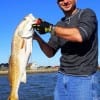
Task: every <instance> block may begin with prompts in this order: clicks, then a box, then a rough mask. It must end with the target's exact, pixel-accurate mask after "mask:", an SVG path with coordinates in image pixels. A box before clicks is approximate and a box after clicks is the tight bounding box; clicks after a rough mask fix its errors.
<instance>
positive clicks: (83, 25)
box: [78, 8, 97, 41]
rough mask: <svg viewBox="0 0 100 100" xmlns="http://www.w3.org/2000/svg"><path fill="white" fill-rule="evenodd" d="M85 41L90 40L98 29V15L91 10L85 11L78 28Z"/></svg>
mask: <svg viewBox="0 0 100 100" xmlns="http://www.w3.org/2000/svg"><path fill="white" fill-rule="evenodd" d="M78 29H79V31H80V34H81V36H82V38H83V41H85V40H88V39H89V38H90V37H91V35H92V34H94V33H95V31H96V29H97V18H96V14H95V13H94V11H93V10H91V9H88V8H87V9H85V10H83V12H82V13H81V16H80V23H79V26H78Z"/></svg>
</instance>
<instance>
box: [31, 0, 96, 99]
mask: <svg viewBox="0 0 100 100" xmlns="http://www.w3.org/2000/svg"><path fill="white" fill-rule="evenodd" d="M57 3H58V6H59V7H60V8H61V10H62V11H63V13H64V14H65V16H64V17H63V18H61V20H60V21H58V22H57V24H56V25H52V24H50V23H49V22H46V21H43V20H39V19H38V21H37V22H36V24H34V25H33V28H35V29H36V30H37V31H38V32H39V33H40V34H45V33H47V32H50V33H51V37H50V40H49V42H48V43H46V42H45V41H44V40H43V39H41V37H40V36H39V35H38V34H35V35H34V39H36V40H37V41H38V43H39V45H40V47H41V49H42V51H43V52H44V53H45V54H46V55H47V56H48V57H52V56H54V55H55V53H56V52H57V50H58V49H61V58H60V68H59V71H58V77H57V83H56V87H55V93H54V100H98V99H97V98H96V97H95V96H96V92H95V91H94V89H93V88H95V87H94V86H93V85H94V81H95V74H96V71H97V66H98V38H97V31H98V30H97V29H98V23H97V18H96V15H95V13H94V12H93V11H92V10H91V9H88V8H87V9H79V8H76V0H58V1H57Z"/></svg>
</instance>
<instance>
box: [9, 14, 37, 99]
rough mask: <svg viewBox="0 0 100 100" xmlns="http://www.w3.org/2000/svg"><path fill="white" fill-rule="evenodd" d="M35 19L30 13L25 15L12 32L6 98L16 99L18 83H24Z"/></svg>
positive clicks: (17, 97)
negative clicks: (8, 88)
mask: <svg viewBox="0 0 100 100" xmlns="http://www.w3.org/2000/svg"><path fill="white" fill-rule="evenodd" d="M35 19H36V18H35V17H33V15H32V14H29V15H27V16H25V17H24V19H23V20H22V21H21V22H20V23H19V25H18V26H17V28H16V30H15V32H14V36H13V40H12V45H11V55H10V58H9V69H8V78H9V83H10V94H9V97H8V100H18V99H19V96H18V89H19V86H20V83H21V82H24V83H26V65H27V63H28V61H29V58H30V55H31V52H32V37H33V34H34V31H33V29H32V24H34V23H35Z"/></svg>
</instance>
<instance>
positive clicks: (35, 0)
mask: <svg viewBox="0 0 100 100" xmlns="http://www.w3.org/2000/svg"><path fill="white" fill-rule="evenodd" d="M98 2H99V0H95V1H90V0H77V7H78V8H91V9H93V10H94V11H95V13H96V15H97V18H98V23H99V22H100V11H99V8H100V7H99V4H98ZM29 13H32V14H33V16H34V17H36V18H42V19H43V20H45V21H48V22H50V23H52V24H56V22H57V21H58V20H60V18H61V17H63V16H64V15H63V12H62V11H61V10H60V9H59V7H58V5H57V3H56V0H1V2H0V63H8V61H9V56H10V54H11V42H12V37H13V34H14V31H15V29H16V26H17V25H18V24H19V22H20V21H21V20H22V19H23V18H24V16H26V15H28V14H29ZM99 33H100V23H99V25H98V38H100V35H99ZM41 37H42V38H43V39H44V40H45V41H46V42H48V40H49V38H50V34H49V33H47V34H45V35H41ZM98 40H99V39H98ZM99 48H100V41H99ZM60 56H61V54H60V50H59V51H58V52H57V53H56V55H55V56H54V57H52V58H47V57H46V56H45V54H44V53H43V52H42V51H41V49H40V47H39V45H38V43H37V41H35V40H33V50H32V55H31V57H30V62H35V63H37V64H38V65H41V66H42V65H43V66H55V65H59V58H60ZM98 61H99V64H100V49H99V57H98Z"/></svg>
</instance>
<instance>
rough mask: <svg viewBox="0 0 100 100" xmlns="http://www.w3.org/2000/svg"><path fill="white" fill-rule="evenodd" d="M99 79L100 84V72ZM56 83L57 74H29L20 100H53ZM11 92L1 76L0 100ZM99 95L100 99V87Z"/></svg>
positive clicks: (4, 98) (22, 85)
mask: <svg viewBox="0 0 100 100" xmlns="http://www.w3.org/2000/svg"><path fill="white" fill-rule="evenodd" d="M97 78H98V79H99V84H100V71H99V72H98V73H97ZM55 83H56V73H37V74H27V83H26V84H23V83H21V85H20V89H19V100H53V92H54V87H55ZM9 91H10V88H9V82H8V79H7V76H6V75H5V76H0V100H7V97H8V95H9ZM97 95H98V96H99V97H100V85H99V87H98V94H97ZM98 100H100V99H98Z"/></svg>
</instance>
